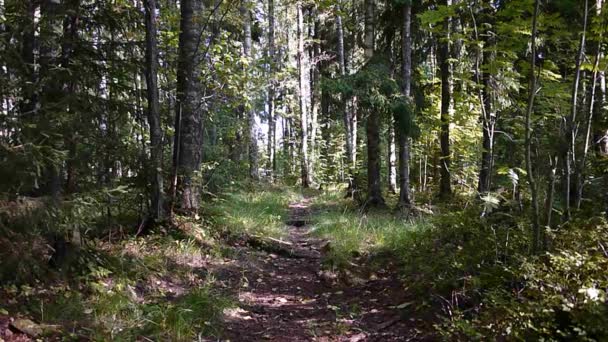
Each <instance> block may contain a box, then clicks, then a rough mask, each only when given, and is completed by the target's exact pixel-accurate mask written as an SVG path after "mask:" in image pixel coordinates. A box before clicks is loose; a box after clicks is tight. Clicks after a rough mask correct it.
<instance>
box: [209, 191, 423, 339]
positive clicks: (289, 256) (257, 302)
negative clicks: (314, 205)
mask: <svg viewBox="0 0 608 342" xmlns="http://www.w3.org/2000/svg"><path fill="white" fill-rule="evenodd" d="M311 215H312V213H311V210H310V200H308V199H303V200H301V201H299V202H297V203H293V204H291V205H290V218H289V220H288V221H287V222H286V224H287V226H288V228H287V229H288V236H287V238H286V241H284V242H282V243H280V244H281V246H285V248H289V249H290V252H291V253H276V254H275V253H271V252H264V251H260V250H257V249H254V248H251V247H241V248H239V249H238V256H237V257H236V258H235V260H234V261H231V262H228V263H227V264H225V265H223V266H222V267H221V268H220V269H217V270H216V272H215V273H216V274H217V276H218V278H219V280H221V281H223V282H224V283H225V286H226V287H227V288H230V289H231V290H232V292H233V293H232V294H233V295H235V296H236V297H238V301H239V303H238V308H236V309H230V310H228V311H226V312H225V328H224V335H223V338H222V341H227V340H230V341H352V342H357V341H412V340H421V339H423V338H421V337H420V336H419V333H418V330H417V329H416V326H419V325H420V324H419V322H417V321H416V320H415V319H414V318H408V317H406V316H404V314H403V310H400V309H397V308H396V306H398V305H400V304H403V303H407V302H405V301H406V297H405V293H404V292H405V291H404V290H403V287H402V286H401V285H400V283H399V282H398V281H396V280H395V279H393V278H391V277H389V276H388V272H385V273H386V274H383V273H382V272H377V273H378V274H374V275H372V276H371V277H369V278H367V279H365V280H363V279H359V280H358V281H357V282H356V284H349V285H345V284H344V282H342V281H340V280H339V279H337V278H339V277H334V275H333V274H331V273H330V272H327V271H323V268H322V253H323V251H322V250H323V246H324V245H325V242H324V241H321V240H319V239H316V238H314V237H312V236H311V235H310V229H311V227H310V226H309V221H310V219H311Z"/></svg>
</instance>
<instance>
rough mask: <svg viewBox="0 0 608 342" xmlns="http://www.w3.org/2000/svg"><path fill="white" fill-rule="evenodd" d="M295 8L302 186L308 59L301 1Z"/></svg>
mask: <svg viewBox="0 0 608 342" xmlns="http://www.w3.org/2000/svg"><path fill="white" fill-rule="evenodd" d="M296 7H297V8H296V10H297V31H298V74H299V78H298V84H299V92H300V93H299V96H298V98H299V109H300V153H301V156H300V158H301V160H300V163H301V179H302V187H304V188H308V187H309V186H310V183H311V180H310V172H309V169H308V166H309V165H310V164H309V160H308V103H309V102H310V101H309V100H310V98H309V94H308V89H307V88H308V84H307V83H308V74H309V70H310V68H309V67H308V60H307V58H306V53H305V51H304V16H303V13H302V3H301V2H300V1H298V3H297V4H296Z"/></svg>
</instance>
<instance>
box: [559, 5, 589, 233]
mask: <svg viewBox="0 0 608 342" xmlns="http://www.w3.org/2000/svg"><path fill="white" fill-rule="evenodd" d="M588 12H589V0H585V11H584V15H583V33H582V35H581V40H580V43H579V46H578V53H577V55H576V60H575V70H574V82H573V84H572V103H571V108H570V110H571V111H570V116H569V117H568V118H566V124H567V140H568V151H567V153H566V158H565V160H564V161H565V169H564V180H563V183H564V221H568V220H569V219H570V214H571V212H570V207H571V205H570V202H571V199H572V198H571V197H572V196H571V190H574V191H573V192H574V194H577V193H578V189H577V187H578V179H577V176H578V172H577V167H576V165H577V164H576V162H577V161H576V151H575V149H576V132H577V130H578V123H577V122H576V121H577V111H578V89H579V84H580V79H581V64H582V63H583V58H584V54H585V43H586V34H587V18H588ZM573 165H574V168H575V173H576V175H575V181H574V182H572V181H571V174H572V166H573ZM572 186H574V189H572Z"/></svg>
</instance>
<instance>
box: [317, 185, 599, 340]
mask: <svg viewBox="0 0 608 342" xmlns="http://www.w3.org/2000/svg"><path fill="white" fill-rule="evenodd" d="M340 190H341V189H330V190H329V191H326V192H325V193H323V194H322V195H320V196H318V197H317V198H316V199H315V211H314V217H315V219H314V231H315V233H316V234H318V235H319V236H322V237H323V238H325V239H327V240H329V244H330V248H329V249H328V251H327V253H326V255H325V261H326V264H327V265H329V266H330V267H333V268H349V267H356V266H357V265H355V262H357V261H358V260H361V259H362V258H361V257H362V256H367V258H365V259H363V260H367V261H368V262H369V261H372V262H371V263H370V264H374V263H377V262H380V263H383V262H386V261H394V262H396V263H397V264H398V269H399V270H400V271H399V275H400V278H401V279H402V281H403V283H404V284H407V288H408V289H409V290H410V291H412V292H413V293H414V294H416V295H417V296H416V298H417V301H418V303H417V305H415V306H412V307H417V308H428V307H434V308H435V311H437V312H438V315H437V322H438V323H437V324H436V331H435V334H436V335H437V336H438V338H440V339H447V340H493V339H498V340H521V341H524V340H545V341H554V340H579V341H605V340H608V328H606V327H608V318H607V317H608V315H607V314H608V304H606V303H607V302H606V300H607V298H606V291H607V289H608V273H606V271H605V270H606V269H608V252H607V251H606V250H607V244H608V223H606V221H605V220H604V219H603V218H590V219H589V218H579V219H577V220H573V221H571V222H570V223H568V224H567V225H564V226H562V227H561V228H560V229H558V230H555V231H552V232H549V236H550V239H549V240H550V241H549V249H548V251H547V252H545V253H542V254H538V255H534V254H531V253H530V251H529V249H528V246H529V245H530V243H529V242H530V241H529V240H530V222H529V221H528V220H527V218H526V216H525V215H521V213H519V212H517V209H516V208H510V207H508V206H506V207H505V208H500V209H501V210H496V211H494V212H492V213H489V214H488V215H483V216H482V215H480V214H481V213H482V211H483V205H482V204H480V205H468V206H467V207H466V208H462V207H461V208H458V207H457V206H456V205H455V204H454V203H450V204H448V205H445V206H443V207H439V208H436V209H437V212H438V213H436V214H435V215H432V216H427V217H424V218H419V219H415V220H412V219H407V218H399V215H396V213H394V212H392V211H389V210H369V211H362V210H360V209H359V208H358V207H357V206H356V205H354V204H353V203H352V201H350V200H347V199H343V198H342V194H343V192H341V191H340ZM471 203H474V201H471ZM380 256H381V257H380ZM381 266H382V265H381Z"/></svg>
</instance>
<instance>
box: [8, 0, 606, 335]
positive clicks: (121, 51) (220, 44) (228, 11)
mask: <svg viewBox="0 0 608 342" xmlns="http://www.w3.org/2000/svg"><path fill="white" fill-rule="evenodd" d="M607 12H608V11H607V10H606V8H605V5H604V3H603V0H594V1H590V0H510V1H508V0H491V1H486V0H469V1H465V0H438V1H435V0H419V1H411V0H349V1H346V0H284V1H277V0H180V1H177V0H95V1H93V0H0V214H1V216H0V246H2V250H1V251H0V281H2V283H0V285H2V286H3V288H2V290H0V294H3V296H2V297H1V298H12V299H11V300H10V301H9V300H7V301H6V302H4V300H0V316H1V315H6V316H8V314H9V312H10V313H11V315H15V312H19V313H22V314H23V315H30V316H31V317H34V318H36V320H38V321H43V320H44V317H45V316H44V313H42V316H40V313H37V314H36V313H33V312H37V311H36V310H38V309H35V308H34V307H35V306H36V305H33V304H31V303H32V302H31V300H32V298H31V297H32V296H25V297H27V298H25V297H24V295H23V292H24V291H25V290H24V286H26V287H27V288H29V289H31V288H32V287H33V288H38V289H39V290H40V289H48V288H51V287H52V286H51V285H50V284H57V283H58V282H59V283H61V284H64V280H61V279H65V277H67V278H68V279H70V278H71V281H68V282H67V283H68V284H67V285H65V288H63V290H62V291H64V292H61V293H71V294H72V295H74V293H79V294H78V296H79V298H80V299H79V300H80V302H82V303H87V301H88V303H92V302H95V303H98V302H99V300H100V299H99V298H98V297H95V298H96V299H92V298H93V297H92V295H91V293H95V290H94V288H95V287H94V286H93V290H92V289H91V288H90V285H84V284H90V283H95V279H97V280H99V279H106V278H107V277H108V276H109V275H110V274H114V275H117V274H118V272H117V271H116V270H115V269H113V268H112V267H115V265H114V264H112V262H110V261H108V260H113V259H112V257H111V256H112V255H114V256H116V255H117V254H112V253H117V251H118V250H120V249H121V248H122V247H124V245H120V244H124V243H130V242H129V241H131V242H132V241H133V239H135V241H140V240H137V239H144V240H143V241H148V240H145V239H156V238H159V237H167V236H171V238H172V239H176V241H184V240H183V239H186V238H191V236H190V235H188V234H193V233H192V231H196V234H195V235H196V237H197V239H195V240H196V241H198V242H197V243H198V244H200V246H199V245H197V246H199V247H198V248H199V249H204V248H207V247H209V244H210V242H209V241H208V240H214V241H215V242H213V243H218V242H217V241H229V240H231V239H234V236H235V235H238V234H241V236H245V235H246V236H249V237H251V236H253V237H259V236H258V235H259V234H258V235H256V234H254V233H252V232H251V231H246V232H245V231H243V230H239V229H237V228H235V227H236V226H237V225H238V223H234V222H233V223H232V224H228V223H227V221H226V220H227V217H228V218H230V217H232V218H234V217H235V216H230V215H232V214H234V212H233V211H231V210H235V209H243V210H248V209H250V210H251V212H247V215H252V217H250V219H251V220H253V221H255V220H260V219H261V218H260V217H259V216H255V215H258V214H259V215H266V214H268V215H270V214H269V212H267V209H268V207H273V206H285V203H284V202H282V201H283V200H285V198H284V197H281V198H282V200H277V201H275V202H272V201H270V200H269V201H270V202H269V203H267V204H266V206H264V205H262V206H259V207H258V206H256V205H255V203H254V205H253V206H249V205H251V204H252V203H253V202H251V201H247V200H244V201H243V202H239V200H237V199H235V198H236V197H231V196H235V194H241V195H242V196H244V198H249V199H251V198H250V197H247V196H255V194H260V193H263V194H267V191H270V193H271V194H274V195H273V196H275V197H277V196H279V197H280V196H281V192H283V191H285V192H287V191H294V190H293V189H296V188H295V187H297V188H301V189H308V188H310V189H314V190H304V191H305V193H307V194H309V195H310V194H312V193H314V194H315V196H320V197H318V198H320V199H323V200H326V201H327V202H322V201H321V200H318V201H317V202H318V203H317V202H315V203H316V204H315V205H317V206H318V207H319V208H330V207H332V206H337V207H339V208H343V209H337V212H338V213H339V212H340V211H342V215H343V216H341V218H340V217H337V216H336V217H334V219H335V222H334V223H332V224H333V225H334V226H335V227H334V226H332V227H334V228H335V229H333V228H332V229H330V230H323V229H321V228H322V226H323V223H322V222H327V221H323V219H329V218H328V217H329V216H331V215H329V216H328V214H325V216H323V215H322V214H319V217H320V218H319V220H321V221H319V222H317V224H318V225H320V226H321V228H319V229H320V231H321V233H320V234H322V235H323V236H324V237H325V238H326V239H328V240H330V241H332V247H331V248H333V249H334V250H332V251H330V253H328V256H329V257H328V263H327V265H329V266H328V268H329V269H332V270H336V272H338V271H337V270H343V269H348V268H349V267H350V266H349V265H351V264H352V263H351V262H349V261H348V260H351V259H353V258H359V257H360V255H361V254H362V253H363V254H370V255H381V256H382V258H381V259H382V260H384V259H385V258H387V256H386V255H387V254H386V253H380V252H379V250H384V251H385V252H386V251H388V252H389V253H388V255H389V256H388V259H389V260H391V262H393V261H394V262H395V263H396V264H398V265H399V266H398V267H396V269H395V270H393V271H392V272H393V273H394V274H395V276H397V277H399V278H400V279H401V281H403V283H404V284H408V288H409V287H412V288H411V289H409V290H408V291H414V292H415V291H421V292H425V291H427V292H428V291H431V293H430V294H428V298H427V299H425V300H424V301H423V302H420V303H417V305H416V306H415V307H416V308H417V310H421V311H425V312H433V313H434V314H433V315H431V316H432V317H434V318H432V319H431V318H429V321H432V322H435V323H434V324H433V325H432V327H428V329H427V333H428V335H425V336H427V338H428V336H435V338H437V336H442V337H443V338H445V339H456V340H467V339H470V338H478V339H479V338H481V339H483V337H486V338H488V337H490V336H492V337H494V338H502V339H507V340H511V339H513V340H518V339H540V338H544V339H548V340H552V339H554V340H560V339H562V340H564V339H576V340H598V341H599V340H605V339H606V338H608V330H607V328H606V327H607V326H608V321H607V318H606V317H608V315H607V313H608V304H607V302H606V300H607V299H606V290H607V288H608V273H607V272H606V269H607V267H608V252H607V250H606V248H607V246H606V244H608V223H606V212H607V210H608V176H607V174H606V173H607V170H608V116H607V115H606V113H607V110H608V102H607V98H606V96H607V93H606V75H605V73H606V69H607V68H608V59H607V58H606V53H605V50H606V47H607V44H606V37H605V36H606V35H607V34H606V33H607V31H606V28H607V25H608V14H607ZM280 188H281V189H290V190H278V189H280ZM268 189H274V190H268ZM306 191H311V192H310V193H308V192H306ZM330 193H331V194H333V196H330V195H328V194H330ZM246 194H247V195H246ZM283 195H285V194H283ZM311 196H312V195H311ZM271 197H272V196H271ZM239 198H240V199H242V198H241V197H239ZM230 204H232V205H233V206H232V207H231V206H230ZM236 206H241V208H235V207H236ZM248 206H249V207H248ZM328 210H329V209H328ZM256 211H257V212H256ZM283 214H284V213H283ZM283 214H281V213H279V214H278V216H279V219H277V222H281V220H282V218H281V215H283ZM349 215H350V216H349ZM271 216H272V215H271ZM271 216H269V217H271ZM312 216H314V215H312ZM345 217H346V218H345ZM357 218H359V219H360V220H359V222H358V223H357V220H358V219H357ZM363 218H365V219H366V220H367V219H369V220H370V221H365V222H367V223H362V222H363V221H362V220H363ZM270 220H271V221H272V220H274V219H273V218H270ZM341 220H342V221H341ZM237 221H238V220H237ZM271 221H268V222H266V223H264V222H262V223H259V227H262V226H268V225H271V224H270V223H269V222H271ZM313 221H314V218H313ZM235 222H236V221H235ZM239 222H240V224H241V225H246V224H247V222H249V221H247V222H246V220H245V219H241V220H240V221H239ZM272 222H273V223H272V224H275V223H277V222H275V221H272ZM332 222H333V221H332ZM374 222H376V223H377V225H375V226H374V225H373V224H374ZM253 226H255V227H258V225H255V224H253ZM356 226H358V227H359V228H357V229H363V231H366V232H367V233H363V232H361V231H359V230H357V231H356V234H359V235H348V236H347V235H345V234H346V233H344V232H351V231H352V232H354V231H355V230H349V229H355V228H354V227H356ZM259 227H258V228H259ZM361 227H363V228H361ZM233 228H234V229H233ZM340 229H342V230H343V232H340ZM236 231H238V232H239V233H235V232H236ZM395 231H400V232H398V233H395ZM177 232H181V233H179V234H182V235H179V234H178V233H177ZM176 234H178V235H176ZM183 234H186V235H183ZM340 234H343V235H340ZM353 234H355V233H353ZM366 234H367V235H366ZM382 234H384V235H382ZM391 234H397V235H391ZM229 236H230V238H228V237H229ZM370 236H374V239H376V240H373V241H375V242H370V241H371V240H370V239H371V237H370ZM378 236H382V238H378ZM272 239H274V238H272ZM349 239H350V240H349ZM351 240H352V241H351ZM355 240H359V241H356V242H355ZM104 241H105V242H104ZM188 241H190V240H188ZM379 241H382V242H379ZM387 241H390V242H391V243H388V242H387ZM111 246H114V247H111ZM117 246H122V247H120V248H119V247H117ZM162 246H164V245H162V244H161V245H159V246H156V247H157V249H158V250H159V251H165V252H166V249H165V248H164V247H162ZM102 252H103V253H102ZM166 253H168V252H166ZM161 254H162V253H161ZM121 258H125V256H124V254H121ZM110 265H114V266H110ZM121 265H122V264H121ZM124 267H126V266H125V265H122V266H120V268H121V269H124ZM133 267H135V266H133ZM167 271H168V270H167ZM122 276H123V277H124V279H125V281H126V283H125V284H127V285H128V284H130V283H129V279H131V280H133V279H135V278H137V277H138V276H139V277H143V278H145V276H144V275H142V274H139V275H134V274H131V273H124V274H122ZM134 277H135V278H134ZM5 284H6V286H5ZM125 286H126V285H125ZM129 286H130V285H129ZM209 288H213V285H209ZM429 289H430V290H429ZM209 291H211V292H213V291H212V289H210V290H209ZM55 294H56V293H55ZM33 296H34V297H36V298H38V300H39V301H40V298H43V297H45V296H46V295H42V294H40V292H36V295H33ZM51 297H53V296H49V298H47V299H45V300H46V301H47V302H54V299H52V300H51V299H50V298H51ZM53 298H54V297H53ZM42 302H44V300H42ZM27 303H29V304H27ZM36 303H38V302H36ZM199 304H200V303H199ZM396 304H399V303H396ZM83 305H84V304H83ZM210 305H211V304H210ZM85 306H86V305H85ZM407 307H409V305H407ZM412 307H413V306H412ZM405 308H406V306H404V307H403V308H401V309H405ZM9 309H10V310H9ZM7 310H9V311H7ZM83 310H89V309H87V308H84V309H83ZM93 310H97V311H95V312H96V313H97V314H98V316H96V317H97V319H93V320H92V322H87V323H86V324H85V323H82V322H80V323H78V324H77V325H78V326H81V325H84V326H94V327H96V328H95V329H96V330H95V329H94V330H91V331H96V334H100V335H97V336H110V335H107V334H109V332H108V330H107V329H109V328H108V324H110V325H111V324H114V323H111V322H110V323H108V322H109V321H104V319H102V318H100V317H106V316H108V317H109V316H111V314H109V313H108V312H109V311H108V312H105V311H103V310H101V309H93ZM99 310H101V311H99ZM107 310H109V309H107ZM59 311H61V310H59ZM161 311H162V310H161ZM143 312H145V310H144V311H143ZM28 313H29V314H28ZM32 315H33V316H32ZM431 316H422V317H431ZM146 317H147V318H146V319H147V320H154V319H155V318H150V317H152V316H146ZM154 317H156V316H154ZM106 318H107V317H106ZM124 319H126V318H124ZM57 320H58V321H60V324H64V325H65V321H66V319H57ZM186 321H187V320H186ZM0 322H1V320H0ZM100 322H101V323H100ZM187 322H190V321H187ZM205 322H207V321H205ZM165 323H166V322H165ZM190 323H192V322H190ZM104 324H105V325H104ZM167 324H168V325H167V326H164V328H163V329H160V330H159V331H155V332H150V331H147V330H137V332H134V333H133V334H135V335H133V336H140V335H141V336H156V337H157V338H162V336H165V337H166V335H163V334H165V333H167V331H170V330H171V329H172V328H171V327H168V326H169V325H170V324H169V323H167ZM219 325H220V323H217V326H219ZM184 326H190V327H193V326H196V325H195V324H194V325H193V324H189V323H187V324H184ZM214 326H215V323H214ZM0 327H1V325H0ZM91 329H93V328H91ZM184 329H186V328H184ZM200 329H201V330H200V331H203V328H200ZM125 331H132V332H133V331H136V330H134V328H133V327H131V328H129V329H125ZM192 333H193V332H192V331H189V332H188V333H186V335H184V336H188V337H185V338H186V339H187V338H190V337H191V336H192ZM216 333H217V332H216V331H215V330H214V331H210V332H209V334H211V335H213V334H216ZM79 334H81V336H82V334H85V335H86V333H83V332H80V333H79ZM112 334H114V332H113V331H112ZM146 334H147V335H146ZM155 334H157V335H155ZM87 336H88V337H91V336H93V335H87ZM112 336H114V335H112ZM176 336H177V335H174V336H173V338H174V339H182V338H184V336H182V335H179V337H176ZM213 336H215V335H213ZM0 337H1V336H0ZM123 337H125V336H123ZM125 338H127V339H129V337H125ZM0 340H1V338H0Z"/></svg>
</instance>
